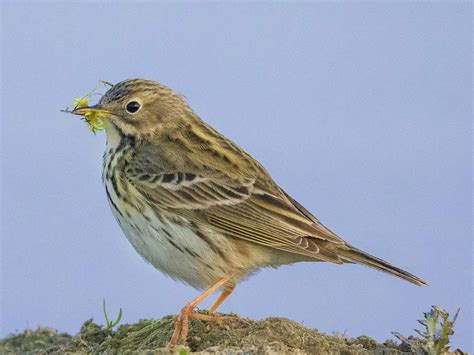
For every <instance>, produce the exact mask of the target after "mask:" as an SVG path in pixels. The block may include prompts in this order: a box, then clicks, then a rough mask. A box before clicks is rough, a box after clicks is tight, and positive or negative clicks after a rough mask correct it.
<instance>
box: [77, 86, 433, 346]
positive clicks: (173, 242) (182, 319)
mask: <svg viewBox="0 0 474 355" xmlns="http://www.w3.org/2000/svg"><path fill="white" fill-rule="evenodd" d="M110 85H111V87H110V88H109V89H108V90H107V91H106V92H105V94H103V95H102V97H101V98H100V99H99V101H98V103H97V104H95V105H91V106H89V105H88V106H83V107H76V108H74V110H72V111H71V113H73V114H76V115H80V116H86V117H87V115H91V114H97V115H98V117H100V119H101V120H102V121H103V122H104V123H106V124H105V125H104V127H105V133H106V149H105V152H104V155H103V173H102V180H103V183H104V186H105V192H106V196H107V199H108V202H109V204H110V207H111V209H112V213H113V215H114V217H115V219H116V220H117V222H118V224H119V225H120V227H121V229H122V230H123V232H124V234H125V235H126V237H127V238H128V240H129V241H130V243H131V244H132V246H133V247H134V248H135V250H136V251H137V252H138V253H139V254H140V255H141V256H142V257H143V259H145V260H146V261H147V262H149V263H150V264H151V265H153V266H154V267H155V268H156V269H158V270H160V271H161V272H163V273H165V274H166V275H168V276H170V277H171V278H173V279H176V280H180V281H182V282H184V283H186V284H189V285H191V286H193V287H194V288H196V289H199V290H203V292H202V293H201V294H200V295H199V296H197V297H196V298H195V299H193V300H191V301H190V302H188V303H187V304H186V305H185V306H184V307H183V308H182V310H181V312H180V313H179V315H178V316H177V317H176V320H175V323H174V330H173V334H172V336H171V339H170V342H169V346H170V347H173V346H176V345H177V344H185V343H186V338H187V334H188V329H189V319H190V318H198V319H202V320H215V319H217V318H216V317H217V316H215V312H216V310H217V308H218V307H219V306H220V305H221V304H222V302H224V300H225V299H226V298H227V297H228V296H229V295H230V294H231V293H232V292H233V290H234V288H235V287H236V285H237V284H238V283H239V282H240V281H242V280H244V279H245V278H247V277H248V276H249V275H251V274H252V273H253V272H255V271H257V270H259V269H261V268H264V267H279V266H282V265H288V264H293V263H297V262H309V261H313V262H330V263H335V264H353V263H356V264H362V265H366V266H369V267H372V268H374V269H377V270H380V271H384V272H386V273H388V274H391V275H394V276H397V277H399V278H401V279H404V280H407V281H409V282H411V283H413V284H415V285H419V286H421V285H426V282H425V281H423V280H422V279H420V278H418V277H416V276H415V275H413V274H411V273H409V272H407V271H405V270H403V269H401V268H399V267H396V266H394V265H392V264H390V263H388V262H386V261H384V260H382V259H380V258H378V257H375V256H372V255H370V254H368V253H367V252H365V251H362V250H360V249H358V248H356V247H354V246H352V245H351V244H349V243H348V242H346V241H344V240H343V239H342V238H341V237H339V236H338V235H336V234H335V233H334V232H332V231H331V230H330V229H329V228H327V227H326V226H324V225H323V224H322V223H321V222H320V221H319V219H318V218H316V217H315V216H314V215H313V214H312V213H311V212H310V211H308V210H307V209H306V208H305V207H304V206H303V205H301V204H300V203H298V202H297V201H296V200H295V199H294V198H293V197H291V196H290V195H289V194H288V193H286V192H285V191H284V190H283V188H281V187H280V186H279V185H278V184H277V183H276V182H275V181H274V180H273V179H272V177H271V176H270V174H269V173H268V172H267V170H266V169H265V168H264V167H263V166H262V164H260V163H259V162H258V161H257V160H256V159H255V158H254V157H252V156H251V155H250V154H249V153H247V152H246V151H245V150H244V149H242V148H241V147H240V146H238V145H237V144H236V143H234V142H233V141H231V140H230V139H228V138H226V137H225V136H224V135H222V134H221V133H219V132H218V131H217V130H215V129H214V128H212V127H211V126H210V125H209V124H207V123H206V122H205V121H204V120H202V119H201V118H200V117H199V116H198V114H196V113H195V112H194V111H193V109H192V108H191V107H190V106H189V104H188V103H187V102H186V100H185V99H184V98H183V96H181V95H179V94H177V93H176V92H174V91H173V90H171V89H170V88H168V87H167V86H165V85H163V84H160V83H158V82H156V81H152V80H147V79H127V80H124V81H121V82H119V83H117V84H115V85H112V84H110ZM217 291H220V292H221V293H220V296H219V297H218V298H217V299H216V301H215V302H214V304H212V306H211V307H210V309H209V313H208V314H203V313H198V312H196V311H195V309H196V307H197V306H198V305H199V304H200V303H201V302H202V301H204V300H205V299H206V298H207V297H208V296H210V295H211V294H213V293H215V292H217Z"/></svg>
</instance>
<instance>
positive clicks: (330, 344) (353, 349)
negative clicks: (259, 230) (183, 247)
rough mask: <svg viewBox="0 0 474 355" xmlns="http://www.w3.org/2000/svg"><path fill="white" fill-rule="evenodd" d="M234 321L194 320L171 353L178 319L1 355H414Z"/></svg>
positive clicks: (35, 337)
mask: <svg viewBox="0 0 474 355" xmlns="http://www.w3.org/2000/svg"><path fill="white" fill-rule="evenodd" d="M226 316H233V317H235V318H233V319H229V320H225V321H223V322H222V323H221V324H220V325H218V324H215V323H210V322H202V321H200V320H195V319H192V320H191V321H190V329H189V336H188V346H187V347H180V348H177V349H174V351H173V352H170V351H167V350H166V348H165V346H166V343H167V342H168V340H169V339H170V337H171V334H172V331H173V320H174V317H172V316H167V317H164V318H162V319H159V320H141V321H139V322H138V323H135V324H124V325H121V326H119V327H118V328H117V330H115V331H113V330H110V329H105V328H103V327H101V326H99V325H97V324H96V323H94V322H93V321H92V320H88V321H86V322H85V323H84V324H83V325H82V327H81V330H80V332H79V333H78V334H77V335H75V336H70V335H68V334H66V333H58V332H57V331H55V330H53V329H50V328H39V329H37V330H35V331H31V330H27V331H24V332H23V333H21V334H16V335H11V336H9V337H7V338H5V339H3V340H1V341H0V354H33V353H34V354H63V353H70V354H84V353H87V354H99V353H101V354H102V353H107V354H117V353H120V354H123V353H128V354H131V353H140V354H169V353H177V354H180V355H184V354H189V353H199V354H226V355H231V354H293V355H296V354H347V355H349V354H380V355H382V354H383V355H392V354H410V353H411V352H410V351H411V349H410V348H409V346H408V348H407V344H401V345H397V344H396V343H395V342H393V341H391V340H389V341H386V342H385V343H384V344H379V343H377V342H376V341H375V340H373V339H371V338H370V337H367V336H361V337H358V338H356V339H348V338H346V337H344V336H342V335H326V334H323V333H321V332H319V331H317V330H314V329H308V328H305V327H303V326H302V325H301V324H298V323H296V322H294V321H291V320H288V319H284V318H267V319H265V320H262V321H253V320H249V319H244V318H239V317H237V316H236V315H226Z"/></svg>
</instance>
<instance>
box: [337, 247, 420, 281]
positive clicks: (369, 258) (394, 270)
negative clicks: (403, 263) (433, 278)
mask: <svg viewBox="0 0 474 355" xmlns="http://www.w3.org/2000/svg"><path fill="white" fill-rule="evenodd" d="M346 247H347V249H346V248H344V249H342V248H338V249H337V252H336V253H337V254H338V255H339V256H340V257H341V258H342V259H343V260H344V261H346V262H355V263H358V264H363V265H367V266H369V267H372V268H374V269H377V270H380V271H383V272H386V273H388V274H391V275H394V276H397V277H400V278H402V279H404V280H407V281H409V282H411V283H414V284H415V285H418V286H423V285H427V283H426V282H425V281H423V280H422V279H420V278H418V277H416V276H415V275H412V274H410V273H409V272H407V271H405V270H402V269H400V268H398V267H396V266H393V265H392V264H390V263H388V262H386V261H385V260H382V259H379V258H377V257H375V256H373V255H370V254H368V253H366V252H364V251H362V250H360V249H357V248H354V247H353V246H351V245H347V246H346Z"/></svg>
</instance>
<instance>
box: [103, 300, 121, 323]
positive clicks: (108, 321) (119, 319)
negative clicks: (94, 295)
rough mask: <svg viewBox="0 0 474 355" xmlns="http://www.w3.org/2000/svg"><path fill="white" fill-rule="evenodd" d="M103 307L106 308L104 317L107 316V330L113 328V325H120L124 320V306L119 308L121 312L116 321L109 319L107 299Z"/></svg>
mask: <svg viewBox="0 0 474 355" xmlns="http://www.w3.org/2000/svg"><path fill="white" fill-rule="evenodd" d="M102 308H103V309H104V317H105V329H106V330H109V331H110V330H112V328H113V327H115V326H116V325H118V324H119V323H120V321H121V320H122V308H120V310H119V314H118V316H117V319H116V320H115V321H111V320H110V319H109V315H108V313H107V308H106V307H105V299H104V300H103V302H102Z"/></svg>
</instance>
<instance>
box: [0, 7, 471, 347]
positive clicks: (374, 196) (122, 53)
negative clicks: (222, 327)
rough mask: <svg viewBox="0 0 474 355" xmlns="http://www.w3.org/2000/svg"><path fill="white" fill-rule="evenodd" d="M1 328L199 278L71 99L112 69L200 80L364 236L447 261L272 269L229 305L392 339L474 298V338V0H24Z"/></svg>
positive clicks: (5, 71)
mask: <svg viewBox="0 0 474 355" xmlns="http://www.w3.org/2000/svg"><path fill="white" fill-rule="evenodd" d="M1 11H2V21H1V22H2V28H1V29H2V50H1V60H2V85H1V86H2V94H1V100H2V105H1V109H2V111H1V117H2V120H1V121H2V123H1V124H2V127H1V131H2V229H1V236H2V244H1V245H2V254H1V271H2V278H1V282H2V284H1V291H2V292H1V302H2V308H1V318H0V325H1V330H0V336H5V335H6V334H8V333H10V332H13V331H15V330H22V329H24V328H26V327H36V326H37V325H45V326H51V327H55V328H57V329H60V330H64V331H69V332H75V331H77V330H78V329H79V327H80V325H81V324H82V322H83V321H85V320H86V319H88V318H90V317H94V318H95V319H96V320H97V321H99V322H103V317H102V313H101V312H102V311H101V305H102V299H103V298H105V299H106V300H107V304H108V306H109V308H110V311H111V312H112V313H113V312H114V311H117V310H118V308H119V307H122V308H123V310H124V321H125V322H134V321H137V320H138V319H140V318H151V317H161V316H163V315H166V314H173V313H176V312H177V311H178V310H179V309H180V308H181V306H183V305H184V303H185V302H187V301H188V300H189V299H191V298H193V297H194V296H195V295H196V294H197V292H196V291H195V290H193V289H192V288H190V287H188V286H185V285H182V284H180V283H176V282H174V281H172V280H170V279H168V278H166V277H165V276H163V275H162V274H160V273H159V272H158V271H156V270H154V269H153V268H152V267H151V266H150V265H148V264H146V263H145V262H144V261H143V260H142V259H141V258H140V256H138V255H137V254H136V253H135V251H134V250H133V248H132V247H131V246H130V245H129V243H128V241H127V240H126V238H125V237H124V236H123V234H122V232H121V230H120V229H119V227H118V225H117V224H116V222H115V220H114V219H113V217H112V214H111V212H110V210H109V207H108V205H107V201H106V197H105V192H104V189H103V187H102V184H101V180H100V174H101V171H100V169H101V156H102V151H103V148H104V143H105V139H104V136H103V133H99V134H97V136H94V135H92V134H91V133H90V132H89V131H88V130H87V128H86V126H85V125H84V124H83V122H81V121H80V120H78V119H77V118H76V117H74V116H69V115H65V114H63V113H61V112H59V110H60V109H61V108H63V107H64V106H65V105H67V104H70V102H71V99H72V98H74V97H78V96H80V95H82V94H84V93H86V92H88V91H90V90H91V89H93V88H94V87H95V86H96V84H97V82H98V80H99V79H104V80H108V81H110V82H118V81H120V80H123V79H126V78H133V77H143V78H148V79H153V80H157V81H160V82H162V83H164V84H166V85H168V86H170V87H171V88H173V89H175V90H176V91H178V92H179V93H181V94H183V95H184V96H186V98H187V99H188V101H189V103H190V104H191V106H192V107H193V108H194V109H195V111H196V112H197V113H198V114H199V115H200V116H201V117H202V118H203V119H205V120H206V121H207V122H209V123H210V124H212V125H213V126H214V127H215V128H217V129H218V130H220V131H221V132H222V133H224V134H225V135H227V136H228V137H229V138H231V139H233V140H235V141H236V142H237V143H238V144H239V145H241V146H243V147H244V148H245V149H247V150H248V151H249V152H250V153H251V154H253V155H254V156H255V157H256V158H257V159H259V160H260V161H261V162H262V163H263V164H264V165H265V167H266V168H267V169H268V170H269V171H270V173H271V174H272V176H273V177H274V178H275V180H276V181H277V182H278V183H279V184H280V185H281V186H282V187H283V188H284V189H285V190H286V191H287V192H289V193H290V194H292V195H293V196H294V197H295V198H296V199H297V200H298V201H300V202H301V203H303V204H304V205H305V206H306V207H307V208H308V209H309V210H311V211H312V212H314V214H315V215H316V216H318V217H319V219H320V220H322V222H323V223H325V224H326V225H327V226H328V227H330V228H331V229H332V230H334V231H335V232H337V233H338V234H339V235H341V236H342V237H343V238H345V239H346V240H347V241H349V242H350V243H351V244H354V245H356V246H358V247H360V248H362V249H364V250H366V251H368V252H370V253H372V254H374V255H377V256H379V257H382V258H384V259H386V260H389V261H391V262H392V263H394V264H396V265H397V266H400V267H403V268H405V269H407V270H409V271H410V272H412V273H414V274H416V275H417V276H420V277H422V278H424V279H425V280H427V281H428V283H429V284H430V286H429V287H424V288H419V287H416V286H413V285H411V284H409V283H406V282H403V281H400V280H398V279H396V278H393V277H389V276H387V275H385V274H382V273H378V272H376V271H373V270H370V269H367V268H365V267H361V266H354V265H345V266H337V265H330V264H322V263H317V264H316V263H315V264H309V263H301V264H297V265H293V266H288V267H282V268H280V269H277V270H273V269H271V270H270V269H269V270H262V271H261V272H259V273H258V274H256V275H255V276H254V277H252V278H251V279H249V280H248V281H245V282H243V283H242V284H240V285H239V286H238V287H237V290H236V292H234V294H233V295H232V296H231V297H230V298H229V299H228V301H227V302H226V303H225V304H224V305H223V306H222V309H221V310H222V311H234V312H237V313H239V314H241V315H242V316H246V317H250V318H254V319H261V318H264V317H267V316H281V317H288V318H290V319H293V320H296V321H298V322H302V323H303V324H304V325H306V326H310V327H314V328H317V329H319V330H322V331H325V332H328V333H331V332H333V331H338V332H341V333H343V332H346V334H348V335H349V336H358V335H361V334H368V335H371V336H374V337H375V338H377V339H378V340H385V339H387V338H391V332H392V331H398V332H400V333H402V334H406V335H409V334H413V328H415V327H417V326H418V323H417V322H416V320H417V319H419V318H420V317H421V316H422V312H424V311H428V310H429V309H430V306H431V305H434V304H436V305H439V306H442V307H445V308H446V309H448V310H449V311H451V312H454V311H455V310H456V309H457V307H461V314H460V317H459V320H458V324H457V326H456V334H455V335H454V337H453V344H454V346H457V347H462V348H463V349H464V350H468V351H472V350H473V348H472V344H471V334H472V308H471V307H472V303H471V302H472V243H471V235H472V234H471V233H472V229H471V228H472V225H471V222H472V221H471V130H470V128H471V126H470V124H471V117H472V116H471V114H472V106H471V100H472V67H471V64H472V54H471V50H472V47H471V46H472V45H471V34H472V20H471V13H472V8H471V5H470V3H468V2H465V3H461V2H457V3H449V4H448V3H441V2H436V3H407V2H404V3H393V2H390V3H388V2H387V3H381V2H380V3H367V2H366V3H358V4H356V3H342V2H341V3H316V2H314V3H310V2H306V3H285V2H280V3H271V2H260V3H230V2H229V3H225V4H218V3H212V2H186V3H177V4H176V3H171V2H163V3H135V4H133V3H126V2H124V3H120V4H113V5H112V4H110V3H106V2H102V3H93V2H87V3H86V2H84V3H79V2H77V3H69V4H61V3H54V2H50V3H48V2H43V3H41V4H33V3H22V4H18V3H15V4H14V3H5V2H3V3H2V4H1Z"/></svg>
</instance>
